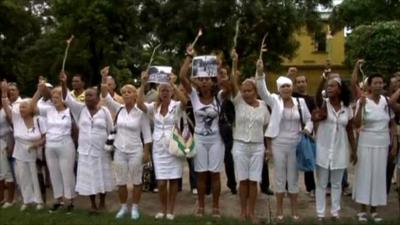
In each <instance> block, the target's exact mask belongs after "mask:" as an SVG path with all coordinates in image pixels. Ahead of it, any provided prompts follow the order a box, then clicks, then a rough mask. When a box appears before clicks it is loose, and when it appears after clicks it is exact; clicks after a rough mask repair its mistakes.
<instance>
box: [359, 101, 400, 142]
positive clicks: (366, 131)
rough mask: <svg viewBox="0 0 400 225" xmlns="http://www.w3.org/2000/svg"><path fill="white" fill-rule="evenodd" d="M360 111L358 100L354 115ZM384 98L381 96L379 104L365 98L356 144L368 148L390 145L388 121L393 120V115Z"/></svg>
mask: <svg viewBox="0 0 400 225" xmlns="http://www.w3.org/2000/svg"><path fill="white" fill-rule="evenodd" d="M358 110H360V100H358V101H357V107H356V113H357V112H358ZM389 110H390V107H389V106H388V104H387V101H386V99H385V97H384V96H382V95H381V97H380V99H379V102H378V103H375V102H374V101H373V100H371V99H369V98H366V103H365V110H364V112H363V121H362V123H363V124H362V129H361V131H360V135H359V137H358V144H359V145H362V146H368V147H387V146H389V144H390V135H389V121H390V119H392V118H394V113H393V112H392V111H390V114H391V118H389Z"/></svg>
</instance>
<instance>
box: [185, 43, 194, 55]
mask: <svg viewBox="0 0 400 225" xmlns="http://www.w3.org/2000/svg"><path fill="white" fill-rule="evenodd" d="M186 55H187V56H190V57H193V56H194V49H193V46H192V45H189V46H188V47H187V48H186Z"/></svg>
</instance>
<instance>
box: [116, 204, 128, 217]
mask: <svg viewBox="0 0 400 225" xmlns="http://www.w3.org/2000/svg"><path fill="white" fill-rule="evenodd" d="M126 214H128V207H124V206H123V207H121V208H120V209H119V211H118V213H117V215H116V216H115V218H116V219H121V218H122V217H124V216H125V215H126Z"/></svg>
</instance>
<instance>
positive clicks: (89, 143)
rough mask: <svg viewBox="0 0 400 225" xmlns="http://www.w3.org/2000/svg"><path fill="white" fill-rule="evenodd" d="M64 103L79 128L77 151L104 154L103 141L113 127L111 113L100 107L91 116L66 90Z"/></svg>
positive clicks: (96, 155) (85, 153)
mask: <svg viewBox="0 0 400 225" xmlns="http://www.w3.org/2000/svg"><path fill="white" fill-rule="evenodd" d="M65 104H66V105H67V106H68V107H69V108H70V110H71V112H72V115H73V116H74V118H75V121H76V123H77V126H78V128H79V138H78V152H79V154H82V155H90V156H94V157H100V156H103V155H104V154H105V149H104V146H105V143H106V141H107V137H108V134H109V133H110V132H111V130H112V129H113V123H112V119H111V113H110V111H108V109H107V108H105V107H101V108H100V109H99V110H98V111H97V112H96V113H95V114H94V115H93V116H92V115H91V114H90V112H89V110H88V108H87V107H86V106H85V105H84V104H83V103H81V102H79V101H77V100H75V98H74V97H72V96H71V94H70V92H69V91H68V93H67V96H66V98H65Z"/></svg>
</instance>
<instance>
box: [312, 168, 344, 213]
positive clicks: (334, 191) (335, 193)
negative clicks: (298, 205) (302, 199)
mask: <svg viewBox="0 0 400 225" xmlns="http://www.w3.org/2000/svg"><path fill="white" fill-rule="evenodd" d="M343 174H344V169H337V170H330V169H326V168H323V167H320V166H317V169H316V178H317V185H316V190H315V198H316V209H317V216H318V217H325V207H326V203H325V202H326V201H325V200H326V187H327V186H328V181H330V182H331V204H332V206H331V215H332V216H335V217H337V216H339V210H340V198H341V196H342V178H343Z"/></svg>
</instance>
